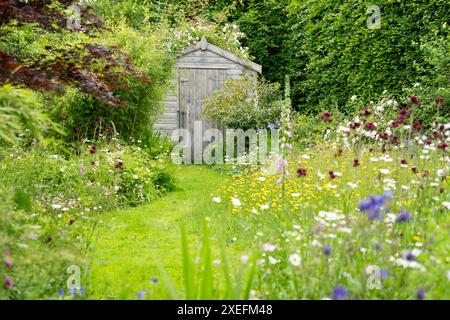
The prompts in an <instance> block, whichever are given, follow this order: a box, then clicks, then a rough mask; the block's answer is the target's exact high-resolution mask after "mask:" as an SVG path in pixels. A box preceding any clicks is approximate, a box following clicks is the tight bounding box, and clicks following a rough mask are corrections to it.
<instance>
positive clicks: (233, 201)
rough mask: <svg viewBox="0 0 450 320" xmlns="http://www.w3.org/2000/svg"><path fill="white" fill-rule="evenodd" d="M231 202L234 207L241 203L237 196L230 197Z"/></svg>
mask: <svg viewBox="0 0 450 320" xmlns="http://www.w3.org/2000/svg"><path fill="white" fill-rule="evenodd" d="M231 203H232V204H233V206H235V207H240V206H241V205H242V204H241V200H239V199H238V198H231Z"/></svg>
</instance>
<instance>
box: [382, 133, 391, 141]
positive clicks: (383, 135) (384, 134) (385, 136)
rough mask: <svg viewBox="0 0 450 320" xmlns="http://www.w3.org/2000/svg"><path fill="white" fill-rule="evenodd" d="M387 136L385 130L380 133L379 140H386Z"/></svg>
mask: <svg viewBox="0 0 450 320" xmlns="http://www.w3.org/2000/svg"><path fill="white" fill-rule="evenodd" d="M388 138H389V136H388V134H387V132H383V133H380V139H381V140H387V139H388Z"/></svg>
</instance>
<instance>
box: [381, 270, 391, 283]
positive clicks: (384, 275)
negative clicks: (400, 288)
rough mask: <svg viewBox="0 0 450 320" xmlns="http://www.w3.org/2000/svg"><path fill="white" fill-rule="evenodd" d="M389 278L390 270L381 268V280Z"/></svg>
mask: <svg viewBox="0 0 450 320" xmlns="http://www.w3.org/2000/svg"><path fill="white" fill-rule="evenodd" d="M387 278H389V271H387V270H385V269H381V270H380V280H386V279H387Z"/></svg>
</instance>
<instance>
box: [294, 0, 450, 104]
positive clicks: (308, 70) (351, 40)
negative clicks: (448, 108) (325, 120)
mask: <svg viewBox="0 0 450 320" xmlns="http://www.w3.org/2000/svg"><path fill="white" fill-rule="evenodd" d="M372 4H373V2H371V1H359V0H352V1H346V2H342V1H338V0H336V1H314V0H310V1H301V2H293V3H292V4H291V5H290V7H289V17H290V20H289V25H290V26H291V35H290V40H289V44H288V47H289V52H290V53H289V55H290V66H289V68H290V72H291V73H292V74H293V76H294V78H293V79H294V85H293V94H294V97H295V100H296V101H297V102H298V104H299V106H300V107H301V108H303V109H311V108H314V106H317V105H318V104H319V102H324V103H331V104H334V103H338V104H339V105H344V104H345V103H346V102H347V101H348V100H349V98H350V97H351V96H352V95H353V94H358V95H360V96H361V97H363V100H365V101H366V102H368V101H370V100H371V99H373V98H374V97H376V96H379V95H380V94H381V93H382V92H383V91H384V90H386V89H387V90H389V91H390V92H392V93H394V94H398V93H400V92H401V91H402V89H403V88H404V87H411V86H412V84H414V83H415V82H417V81H419V80H420V79H422V78H423V77H427V78H428V77H431V76H432V75H433V71H432V69H431V68H430V65H429V64H428V62H427V61H426V59H425V57H424V54H423V53H422V50H421V45H422V44H425V43H427V42H428V41H439V40H440V41H444V42H445V41H446V40H445V39H446V35H448V28H447V27H446V20H447V19H446V17H447V14H446V13H447V12H448V11H449V10H450V8H449V4H448V2H447V1H442V0H433V1H428V2H427V3H426V4H424V3H423V2H422V1H408V2H407V3H405V2H394V1H389V0H386V1H381V2H378V3H376V4H377V5H378V6H379V8H380V9H381V28H380V29H370V28H368V27H367V25H366V24H367V20H368V19H369V20H370V16H371V15H372V13H367V7H368V6H370V5H372ZM346 111H347V110H346ZM348 111H351V110H348Z"/></svg>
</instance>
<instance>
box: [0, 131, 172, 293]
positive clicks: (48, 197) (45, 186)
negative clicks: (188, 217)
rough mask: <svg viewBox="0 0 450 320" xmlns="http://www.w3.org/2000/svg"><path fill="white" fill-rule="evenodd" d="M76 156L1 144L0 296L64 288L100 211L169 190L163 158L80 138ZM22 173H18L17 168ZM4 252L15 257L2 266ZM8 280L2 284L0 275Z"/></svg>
mask: <svg viewBox="0 0 450 320" xmlns="http://www.w3.org/2000/svg"><path fill="white" fill-rule="evenodd" d="M82 150H83V151H82V153H81V155H79V156H76V155H70V156H68V157H63V156H60V155H56V154H54V153H53V152H52V150H51V149H49V150H42V148H40V149H31V150H24V149H21V148H19V147H16V148H14V149H2V150H0V172H1V174H0V185H1V186H2V188H1V192H0V222H1V224H0V252H1V253H0V259H2V268H1V269H0V277H1V281H2V285H1V286H0V299H6V298H10V299H49V298H57V297H58V289H59V288H63V289H64V290H65V292H66V294H67V286H66V281H67V279H68V275H66V269H67V268H68V267H69V266H70V265H78V266H80V267H82V270H83V272H85V271H86V270H87V269H86V268H85V267H86V263H87V261H86V260H87V259H86V253H87V252H88V249H89V246H90V242H91V240H92V239H91V236H92V233H93V230H94V228H95V225H96V223H97V222H98V220H97V216H98V215H99V214H100V213H102V212H105V211H109V210H113V209H116V208H119V207H120V208H122V207H127V206H135V205H138V204H142V203H144V202H147V201H150V200H154V199H156V198H158V197H160V196H161V195H162V194H163V193H164V192H167V191H170V190H173V188H174V180H173V177H172V174H171V172H170V171H169V170H168V169H167V167H166V162H165V161H164V160H163V159H160V160H158V161H154V160H153V159H151V158H150V157H149V156H148V154H147V152H146V151H145V150H142V149H141V148H139V147H136V146H122V145H121V142H120V141H119V140H117V139H115V140H113V141H111V142H110V143H108V142H107V141H104V140H98V141H96V147H95V148H94V146H93V143H92V144H91V145H88V144H84V145H83V147H82ZM18 173H20V174H18ZM4 252H8V254H6V256H7V257H8V258H9V259H11V261H12V262H13V267H12V268H11V269H10V270H7V273H6V274H5V270H4V268H3V259H4ZM6 276H8V277H10V278H11V279H12V280H13V282H14V284H13V287H12V288H10V289H8V288H5V287H4V285H3V282H4V279H5V277H6Z"/></svg>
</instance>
